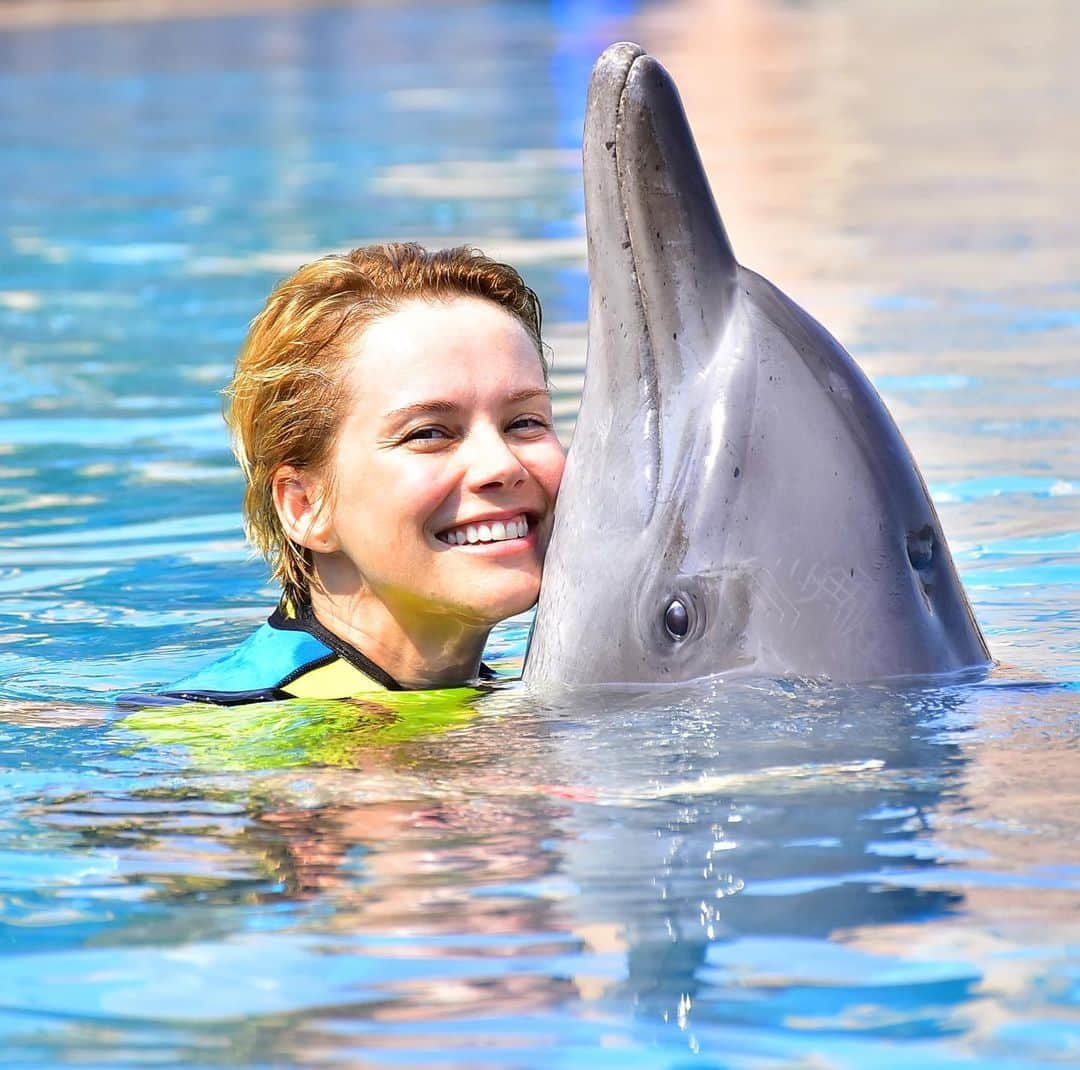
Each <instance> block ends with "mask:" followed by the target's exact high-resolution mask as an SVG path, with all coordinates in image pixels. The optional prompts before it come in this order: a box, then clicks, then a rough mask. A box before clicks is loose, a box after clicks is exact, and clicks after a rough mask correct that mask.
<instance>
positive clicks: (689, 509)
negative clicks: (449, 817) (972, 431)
mask: <svg viewBox="0 0 1080 1070" xmlns="http://www.w3.org/2000/svg"><path fill="white" fill-rule="evenodd" d="M584 174H585V197H586V224H587V231H588V249H589V274H590V299H589V339H588V357H587V365H586V378H585V385H584V388H583V391H582V400H581V408H580V412H579V415H578V421H577V426H576V429H575V432H574V438H573V443H572V445H571V448H570V452H569V456H568V459H567V467H566V473H565V476H564V479H563V484H562V487H561V489H560V493H559V501H558V504H557V507H556V517H555V527H554V532H553V536H552V541H551V544H550V547H549V550H548V557H547V561H546V565H545V572H544V579H543V583H542V587H541V594H540V601H539V604H538V607H537V615H536V620H535V623H534V626H533V632H532V635H531V638H530V644H529V650H528V654H527V657H526V665H525V679H526V682H528V683H530V684H532V683H537V682H545V681H547V682H559V683H567V684H582V683H597V682H617V681H622V682H658V681H668V680H671V681H676V680H687V679H693V678H696V677H700V676H706V675H712V674H716V673H729V674H755V675H769V676H787V675H800V676H802V675H812V676H821V675H824V676H830V677H832V678H833V679H837V680H859V679H871V678H877V677H886V676H894V675H906V674H923V673H936V672H942V671H949V670H953V669H958V668H963V667H967V666H972V665H976V664H981V663H985V662H986V661H987V660H988V657H989V655H988V652H987V648H986V645H985V642H984V641H983V638H982V635H981V634H980V632H979V629H978V626H977V624H976V623H975V620H974V617H973V615H972V613H971V610H970V607H969V605H968V602H967V599H966V597H965V595H964V592H963V589H962V587H961V585H960V582H959V579H958V577H957V576H956V572H955V568H954V566H953V563H952V559H951V557H950V554H949V551H948V547H947V546H946V543H945V540H944V537H943V535H942V531H941V526H940V523H939V521H938V518H937V515H936V513H935V512H934V508H933V506H932V504H931V502H930V499H929V496H928V494H927V492H926V488H925V485H924V483H923V480H922V478H921V476H920V475H919V472H918V469H917V468H916V467H915V463H914V461H913V459H912V457H911V454H910V452H909V451H908V449H907V446H906V445H905V443H904V441H903V439H902V437H901V436H900V433H899V431H898V430H897V428H896V426H895V424H894V423H893V421H892V418H891V417H890V415H889V413H888V411H887V410H886V409H885V406H884V405H883V403H882V402H881V400H880V398H879V397H878V395H877V394H876V392H875V391H874V389H873V387H872V386H871V385H870V383H869V381H868V380H867V379H866V377H865V376H864V375H863V374H862V372H861V371H860V370H859V368H858V367H857V366H856V365H855V363H854V361H853V360H852V359H851V357H850V356H849V355H848V354H847V353H846V352H845V351H844V349H843V348H842V347H841V346H840V345H839V343H837V342H836V341H835V339H833V338H832V337H831V336H830V335H829V334H828V332H826V331H825V330H824V328H822V327H821V326H820V324H818V323H817V322H816V321H814V320H813V319H812V318H811V317H810V316H809V315H807V314H806V313H805V312H804V311H803V310H802V309H800V308H799V307H798V306H797V305H795V304H794V302H792V301H791V300H789V299H788V298H787V297H785V296H784V295H783V294H782V293H781V292H780V291H779V290H778V289H776V288H775V287H774V286H772V285H771V284H770V283H769V282H767V281H766V280H765V279H763V278H761V277H760V276H758V275H755V274H754V273H753V272H751V271H748V270H747V269H745V268H743V267H741V266H740V265H739V264H738V263H737V262H736V260H735V257H734V254H733V252H732V249H731V245H730V243H729V241H728V238H727V235H726V233H725V231H724V226H723V223H722V222H721V219H720V216H719V214H718V212H717V210H716V206H715V204H714V202H713V198H712V194H711V191H710V189H709V184H708V181H707V179H706V177H705V173H704V170H703V168H702V165H701V162H700V159H699V157H698V153H697V149H696V146H695V144H694V139H693V135H692V134H691V132H690V128H689V125H688V123H687V120H686V116H685V114H684V112H683V108H682V104H681V102H680V100H679V96H678V91H677V90H676V88H675V85H674V83H673V82H672V80H671V78H670V77H669V76H668V74H667V72H666V71H665V70H664V69H663V67H661V66H660V64H659V63H657V61H656V60H654V59H653V58H652V57H650V56H648V55H646V54H645V53H644V52H643V51H642V49H640V48H639V47H637V46H636V45H630V44H619V45H614V46H612V47H611V48H609V49H608V50H607V51H606V52H604V54H603V55H602V56H601V57H600V59H599V61H598V62H597V64H596V67H595V69H594V72H593V77H592V83H591V86H590V90H589V99H588V104H587V108H586V118H585V137H584Z"/></svg>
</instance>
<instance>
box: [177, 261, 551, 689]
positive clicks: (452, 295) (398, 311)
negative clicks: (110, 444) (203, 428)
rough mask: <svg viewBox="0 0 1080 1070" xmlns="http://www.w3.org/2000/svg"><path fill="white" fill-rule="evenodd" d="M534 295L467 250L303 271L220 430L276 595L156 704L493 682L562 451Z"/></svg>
mask: <svg viewBox="0 0 1080 1070" xmlns="http://www.w3.org/2000/svg"><path fill="white" fill-rule="evenodd" d="M540 326H541V312H540V304H539V301H538V299H537V297H536V295H535V294H534V293H533V292H532V290H530V289H529V288H528V287H527V286H526V285H525V283H524V282H523V281H522V279H521V277H520V275H518V273H517V272H516V271H515V270H514V269H513V268H510V267H507V266H506V265H504V264H499V263H496V262H495V261H493V260H490V259H489V258H488V257H485V256H483V255H482V254H481V253H479V252H477V251H475V250H472V249H468V248H459V249H450V250H445V251H441V252H428V251H427V250H425V249H423V248H422V247H420V246H418V245H413V244H387V245H378V246H371V247H368V248H363V249H357V250H354V251H353V252H352V253H349V254H348V255H344V256H330V257H325V258H324V259H322V260H318V261H315V262H314V263H312V264H308V265H306V266H305V267H303V268H301V269H300V270H299V271H298V272H297V273H296V274H295V275H293V276H292V277H291V278H289V279H286V280H285V281H284V282H282V283H281V284H280V285H279V286H278V287H277V288H276V289H275V290H274V292H273V293H272V294H271V295H270V298H269V300H268V301H267V304H266V307H265V308H264V309H263V311H262V312H261V313H260V314H259V316H258V317H256V319H255V321H254V322H253V323H252V326H251V329H250V331H249V333H248V337H247V340H246V341H245V344H244V347H243V349H242V350H241V352H240V356H239V358H238V360H237V366H236V374H235V376H234V378H233V381H232V384H231V385H230V387H229V391H228V394H229V406H228V410H227V413H226V419H227V421H228V423H229V426H230V429H231V430H232V434H233V443H234V448H235V451H236V455H237V458H238V459H239V461H240V464H241V467H242V468H243V470H244V474H245V477H246V479H247V491H246V494H245V499H244V517H245V525H246V530H247V533H248V536H249V538H250V540H251V542H252V543H253V545H254V546H256V547H257V548H258V549H259V550H260V551H261V552H262V553H263V554H264V555H265V556H266V558H267V560H268V561H269V563H270V566H271V569H272V570H273V573H274V576H275V577H276V578H277V579H278V580H279V582H280V583H281V586H282V599H281V603H280V605H279V606H278V608H277V610H276V611H275V612H274V613H273V615H272V616H271V617H270V619H269V621H268V622H267V623H266V624H264V625H263V626H262V627H261V628H260V629H259V630H258V631H257V632H256V633H255V634H254V635H253V636H251V638H249V639H248V640H247V641H246V642H245V643H243V644H242V645H241V646H240V647H239V648H238V649H237V650H235V651H234V652H233V653H231V654H230V655H228V656H227V657H225V658H223V659H222V660H221V661H218V662H215V663H214V664H213V665H211V666H209V667H208V668H206V669H204V670H202V671H200V672H197V673H196V674H195V675H194V676H191V677H188V678H186V679H185V680H181V681H179V682H178V683H176V684H174V685H172V686H171V687H170V688H168V690H166V691H164V692H162V693H161V694H160V695H159V696H157V700H158V701H159V702H170V701H173V702H175V701H193V700H203V701H211V702H217V703H222V704H237V703H242V702H252V701H259V700H262V699H271V698H284V697H291V696H303V697H317V698H343V697H347V696H349V695H353V694H359V693H364V692H367V691H371V690H378V689H382V688H388V689H391V690H398V689H421V688H432V687H448V686H453V685H457V684H461V683H464V682H466V681H468V680H470V679H473V678H475V677H477V676H482V675H485V674H487V670H486V669H485V667H484V666H483V665H482V664H481V660H480V659H481V654H482V651H483V648H484V644H485V642H486V640H487V637H488V633H489V632H490V630H491V628H492V626H493V625H494V624H496V623H497V622H498V621H500V620H503V619H504V618H506V617H509V616H512V615H513V614H515V613H520V612H522V611H524V610H526V609H528V608H529V607H530V606H531V605H532V604H533V603H534V602H535V601H536V598H537V594H538V592H539V589H540V570H541V565H542V563H543V558H544V551H545V549H546V546H547V541H548V538H549V535H550V531H551V520H552V510H553V507H554V502H555V495H556V492H557V490H558V486H559V480H560V478H561V476H562V469H563V452H562V448H561V446H560V444H559V442H558V439H557V438H556V436H555V432H554V429H553V427H552V418H551V401H550V397H549V394H548V387H547V368H546V365H545V363H544V359H543V351H542V343H541V339H540Z"/></svg>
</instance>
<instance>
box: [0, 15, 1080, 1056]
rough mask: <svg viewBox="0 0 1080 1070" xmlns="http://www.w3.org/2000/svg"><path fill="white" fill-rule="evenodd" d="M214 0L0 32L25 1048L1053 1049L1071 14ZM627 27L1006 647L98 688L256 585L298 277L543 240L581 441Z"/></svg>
mask: <svg viewBox="0 0 1080 1070" xmlns="http://www.w3.org/2000/svg"><path fill="white" fill-rule="evenodd" d="M233 7H235V9H236V10H235V12H234V14H232V15H230V16H229V17H221V18H216V19H209V18H197V17H191V18H187V19H181V20H176V21H154V20H153V19H150V18H146V17H145V16H147V15H148V14H150V13H152V12H151V11H150V8H149V7H148V6H146V5H142V6H135V5H131V6H130V8H128V10H127V17H128V18H129V19H130V21H125V20H124V18H120V19H119V21H98V22H95V21H93V20H92V19H90V17H89V16H88V14H87V8H86V7H85V6H84V5H75V6H73V7H68V8H61V9H60V15H61V16H62V19H61V22H59V23H57V24H43V25H37V26H33V27H28V26H26V25H22V27H21V28H20V25H19V24H25V23H28V22H31V21H37V22H42V21H43V16H42V15H41V11H42V9H41V8H40V7H37V8H35V7H34V6H31V5H25V4H15V5H8V6H5V7H0V144H2V145H3V163H4V167H3V174H4V179H5V182H4V190H5V192H4V197H3V198H2V199H0V235H2V241H0V346H2V359H0V926H2V930H0V949H2V958H0V1053H2V1054H0V1062H4V1063H6V1064H9V1065H48V1066H53V1065H63V1064H67V1063H78V1064H81V1065H84V1066H108V1067H114V1066H120V1065H157V1064H160V1065H214V1066H217V1065H249V1066H283V1065H306V1064H322V1065H364V1066H384V1065H385V1066H410V1067H411V1066H446V1067H455V1066H460V1067H475V1066H491V1067H514V1068H518V1067H544V1068H548V1067H578V1066H583V1065H588V1066H590V1067H592V1066H603V1065H610V1066H613V1067H619V1068H624V1067H629V1068H636V1067H643V1068H646V1067H647V1068H650V1070H652V1068H657V1067H672V1068H675V1067H678V1068H682V1067H690V1066H702V1067H737V1068H740V1070H742V1068H749V1070H758V1068H762V1067H770V1068H771V1067H810V1066H814V1067H821V1066H828V1067H850V1068H862V1067H867V1066H874V1067H909V1066H914V1065H918V1066H925V1067H966V1066H972V1065H977V1066H980V1067H981V1066H987V1067H995V1068H997V1067H1000V1068H1006V1067H1009V1068H1011V1067H1035V1066H1039V1067H1042V1066H1059V1065H1065V1064H1071V1063H1075V1062H1077V1061H1078V1059H1080V1007H1078V1004H1080V918H1078V912H1077V906H1076V904H1077V893H1078V889H1080V849H1078V847H1077V843H1078V842H1080V807H1078V805H1077V804H1078V802H1080V798H1078V794H1080V793H1078V791H1077V786H1076V784H1077V769H1078V762H1080V753H1078V752H1080V732H1078V711H1080V695H1078V692H1080V653H1078V651H1080V610H1078V606H1080V599H1078V591H1080V434H1078V433H1077V429H1078V417H1077V413H1078V412H1080V404H1078V391H1080V371H1078V368H1080V364H1078V353H1080V225H1078V224H1077V221H1076V213H1075V196H1076V192H1075V176H1076V174H1077V173H1078V171H1080V139H1078V138H1077V137H1076V132H1075V115H1076V114H1077V108H1078V105H1080V71H1078V68H1077V65H1076V63H1075V60H1074V56H1075V46H1076V42H1077V40H1078V33H1080V14H1078V13H1077V11H1076V9H1075V7H1074V6H1073V5H1071V4H1068V3H1066V2H1065V0H1061V2H1057V3H1055V2H1054V0H1046V2H1045V3H1042V4H1040V5H1038V6H1036V7H1034V8H1032V7H1030V6H1027V5H1020V4H1019V3H1016V4H1014V3H1008V2H1004V0H990V2H980V3H975V2H970V3H959V4H953V5H950V6H949V7H948V9H947V10H946V9H944V8H942V7H941V6H940V5H937V4H931V3H929V2H918V0H916V2H914V3H911V4H905V5H902V6H900V5H890V4H886V3H884V0H881V2H869V3H865V4H859V5H848V4H845V3H841V2H839V0H837V2H821V3H816V4H784V3H780V2H771V3H770V2H765V0H760V2H754V0H728V2H726V3H713V4H709V3H706V2H704V0H701V2H690V0H688V2H685V3H681V4H665V5H645V6H644V7H643V8H640V9H638V8H635V7H634V6H633V5H630V4H625V5H621V4H608V5H605V4H600V3H596V4H585V5H580V4H575V5H563V4H552V5H548V6H543V5H528V4H472V5H470V4H457V5H454V6H452V7H451V6H446V5H436V6H432V7H430V8H424V7H420V6H411V5H406V6H398V7H387V6H372V7H370V8H355V9H352V8H348V7H344V6H343V7H335V8H327V9H307V10H291V9H289V8H288V7H285V8H283V9H282V10H278V11H268V12H266V13H263V14H258V13H252V12H249V11H246V10H245V5H244V4H242V3H237V4H235V5H233ZM50 10H51V11H52V13H53V14H54V15H55V14H56V9H55V8H53V9H50ZM114 11H115V9H114ZM64 12H67V15H66V16H65V15H64ZM121 14H123V12H121ZM64 18H66V21H64ZM80 20H82V21H80ZM620 38H630V39H636V40H639V41H641V42H642V43H643V44H645V45H646V46H647V47H649V48H650V50H652V51H654V52H655V53H656V54H658V55H659V56H660V57H661V58H662V59H663V60H664V61H665V62H666V63H667V65H668V66H669V68H670V69H671V70H672V71H673V73H674V74H675V77H676V79H677V80H678V82H679V85H680V87H681V89H682V91H683V94H684V98H685V100H686V104H687V108H688V111H689V113H690V116H691V120H692V122H693V124H694V126H695V129H696V131H697V132H698V135H699V137H700V140H701V147H702V153H703V156H704V158H705V159H706V162H707V165H708V167H709V169H710V173H711V174H712V176H713V181H714V185H715V189H716V193H717V199H718V202H719V204H720V207H721V210H722V212H723V213H724V216H725V220H726V222H727V225H728V229H729V232H730V234H731V236H732V239H733V242H734V244H735V247H736V250H737V252H738V253H739V255H740V257H741V259H742V260H743V261H744V262H745V263H747V264H749V265H750V266H752V267H754V268H756V269H758V270H761V271H762V272H763V273H764V274H766V275H768V276H769V277H771V278H772V279H773V280H774V281H776V282H777V283H779V284H780V285H781V286H782V287H783V288H784V289H785V290H787V291H788V292H789V293H791V294H792V295H793V296H794V297H796V299H798V300H800V301H801V302H802V303H803V304H804V305H806V306H807V307H808V308H809V309H810V310H811V311H812V312H813V313H815V314H816V315H817V316H818V317H819V318H820V319H822V320H823V321H824V322H825V323H826V324H827V325H828V326H829V327H830V329H831V330H833V332H834V333H836V334H837V335H838V336H839V337H840V338H841V339H843V340H844V342H845V343H846V344H847V345H848V347H849V348H850V349H851V350H852V352H853V353H854V354H855V356H856V358H857V359H858V360H859V361H860V363H861V364H862V365H863V367H864V368H865V369H866V370H867V372H868V373H869V374H870V376H871V377H872V378H873V380H874V381H875V383H876V384H877V385H878V387H879V389H880V390H881V391H882V393H883V395H884V396H885V398H886V400H887V402H888V403H889V405H890V407H891V408H892V410H893V412H894V414H895V415H896V416H897V419H898V420H899V422H900V424H901V426H902V428H903V430H904V432H905V435H906V437H907V438H908V441H909V443H910V444H911V446H912V448H913V450H914V452H915V454H916V456H917V457H918V458H919V461H920V464H921V466H922V469H923V472H924V474H925V476H926V478H927V480H928V482H929V484H930V486H931V490H932V492H933V494H934V497H935V499H936V501H937V502H938V505H939V510H940V512H941V516H942V520H943V523H944V525H945V528H946V531H947V532H948V535H949V538H950V543H951V546H952V549H953V552H954V556H955V557H956V559H957V562H958V565H959V568H960V570H961V573H962V576H963V579H964V581H965V584H966V586H967V588H968V591H969V593H970V595H971V598H972V602H973V605H974V607H975V611H976V614H977V616H978V617H979V619H980V621H981V622H982V624H983V627H984V629H985V631H986V634H987V637H988V639H989V641H990V643H991V646H992V649H993V651H994V653H995V655H996V656H997V658H998V659H999V662H1000V665H999V667H998V668H997V669H995V670H994V672H992V673H991V674H990V675H989V676H988V677H986V678H982V677H979V676H974V677H963V676H962V677H958V678H955V679H946V680H934V681H910V682H908V683H906V684H904V685H893V686H888V687H884V686H872V687H871V686H867V687H860V688H828V687H825V686H822V685H820V684H812V683H785V684H780V683H771V682H760V683H756V684H742V685H738V686H732V685H730V684H728V685H725V684H721V683H718V682H716V681H704V682H702V683H699V684H695V685H691V686H687V687H684V688H679V689H674V690H670V689H661V690H649V689H639V690H626V691H622V690H619V689H610V690H600V691H596V692H589V693H580V694H574V695H551V696H549V697H548V698H546V699H543V700H540V699H535V698H533V699H530V698H528V697H527V696H525V695H523V694H522V693H521V692H520V691H519V690H517V689H516V688H515V687H514V686H512V685H510V686H507V687H501V688H499V689H497V690H496V691H494V692H493V693H491V694H488V695H485V696H483V697H480V698H469V697H466V698H462V697H460V696H456V697H455V696H450V697H444V698H442V699H439V698H431V697H423V696H403V697H402V698H400V699H398V700H395V701H394V704H393V705H391V706H387V705H386V704H382V705H379V706H372V705H371V704H364V703H356V704H304V703H298V702H294V703H289V704H286V705H280V706H277V707H275V706H269V707H257V708H247V709H242V710H232V711H202V712H198V711H193V712H185V713H183V714H178V713H175V712H168V711H166V712H158V713H153V712H150V713H143V714H140V715H137V716H135V717H127V718H125V717H124V716H122V715H121V714H119V713H118V712H117V711H116V710H115V709H114V708H113V706H112V705H111V703H110V701H109V697H110V696H111V695H112V694H113V693H114V692H116V691H118V690H122V689H129V688H132V687H137V686H144V685H147V684H151V683H155V682H164V681H167V680H170V679H175V678H176V677H178V676H180V675H182V674H184V673H186V672H188V671H190V670H191V669H193V668H195V667H196V666H197V665H199V664H201V663H203V662H205V661H206V660H207V658H208V657H210V656H212V655H213V654H215V653H217V652H219V651H221V650H223V649H226V648H227V647H228V646H229V645H230V644H232V643H234V642H235V641H237V640H238V639H239V638H241V637H242V636H244V635H246V634H247V633H248V632H249V631H250V630H251V628H252V627H253V626H254V625H255V623H257V622H258V621H259V620H261V619H262V618H263V617H264V616H265V614H266V612H267V609H268V606H269V605H270V604H271V603H272V601H273V591H272V590H271V589H270V588H269V587H268V586H267V585H266V582H265V575H264V572H263V570H262V568H261V567H260V566H259V565H258V563H257V562H254V561H251V560H250V559H249V558H248V556H247V555H246V552H245V550H244V547H243V543H242V538H241V534H240V530H239V522H238V513H237V507H238V499H239V492H240V484H239V481H238V478H237V476H236V474H235V472H234V470H233V467H232V464H231V461H230V457H229V453H228V448H227V442H226V439H225V435H224V431H223V429H222V427H221V424H220V419H219V415H218V412H219V402H218V398H217V393H216V392H217V391H218V390H219V389H220V388H221V387H222V386H223V385H224V383H225V382H226V380H227V378H228V374H229V367H230V363H231V360H232V357H233V354H234V352H235V349H236V347H237V345H238V343H239V340H240V338H241V337H242V334H243V330H244V326H245V324H246V322H247V320H248V319H249V318H250V317H251V316H252V315H253V314H254V313H255V312H256V311H257V309H258V308H259V306H260V303H261V301H262V299H263V298H264V296H265V294H266V292H267V291H268V289H269V287H270V286H271V284H272V283H273V282H274V281H275V280H276V279H277V278H278V277H280V276H281V275H282V274H284V273H286V272H287V271H289V270H290V269H291V268H292V267H294V266H295V265H297V264H299V263H301V262H302V261H303V260H305V259H307V258H310V257H311V256H313V255H317V254H318V253H321V252H324V251H330V250H335V249H340V248H345V247H348V246H351V245H353V244H357V243H360V242H364V241H370V240H377V239H379V238H385V237H406V238H418V239H420V240H423V241H427V242H430V243H433V244H450V243H456V242H460V241H472V242H475V243H477V244H479V245H480V246H481V247H483V248H485V249H486V250H489V251H492V252H495V253H497V254H499V255H503V256H505V257H507V258H508V259H510V260H511V261H512V262H514V263H517V264H519V265H520V266H521V267H522V269H523V270H524V271H525V273H526V275H527V277H528V279H529V281H530V282H531V283H532V284H533V285H534V286H535V287H536V288H537V289H538V290H539V291H540V293H541V296H542V297H543V299H544V302H545V308H546V313H547V322H548V324H549V325H550V328H551V329H550V341H551V344H552V346H553V348H554V351H555V359H556V363H555V384H556V388H557V406H558V411H559V414H560V426H561V430H562V431H563V432H564V433H565V434H567V435H568V434H569V432H570V429H571V425H572V420H573V414H574V407H575V396H576V394H575V392H576V390H577V387H578V384H579V382H580V375H581V367H582V362H583V358H584V353H583V348H584V324H583V321H584V317H585V292H586V279H585V271H584V241H583V232H582V218H581V212H582V200H581V193H580V189H579V183H580V173H579V165H578V161H577V147H578V141H579V137H580V121H581V111H582V106H583V98H584V89H585V85H586V80H587V76H588V69H589V66H590V65H591V62H592V60H593V58H594V57H595V55H596V54H597V53H598V52H599V51H600V49H601V48H602V47H603V46H604V45H606V44H607V43H609V42H610V41H612V40H616V39H620ZM523 645H524V624H523V622H520V621H518V622H513V623H511V624H510V625H507V626H506V627H504V628H503V629H501V630H500V631H499V632H498V634H497V635H496V637H495V642H494V647H493V655H494V660H495V661H496V662H497V663H498V664H499V665H500V666H501V667H502V668H503V669H505V670H507V671H508V672H512V671H513V669H514V667H515V665H516V664H518V663H519V660H520V656H521V653H522V649H523Z"/></svg>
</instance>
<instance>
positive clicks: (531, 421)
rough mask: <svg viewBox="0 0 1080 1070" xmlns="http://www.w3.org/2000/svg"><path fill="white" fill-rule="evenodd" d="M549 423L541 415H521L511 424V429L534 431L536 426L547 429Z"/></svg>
mask: <svg viewBox="0 0 1080 1070" xmlns="http://www.w3.org/2000/svg"><path fill="white" fill-rule="evenodd" d="M548 427H549V424H548V422H547V420H545V419H544V418H543V417H541V416H519V417H518V418H517V419H516V420H514V421H512V422H511V424H510V430H511V431H532V430H535V429H536V428H542V429H543V430H547V428H548Z"/></svg>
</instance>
